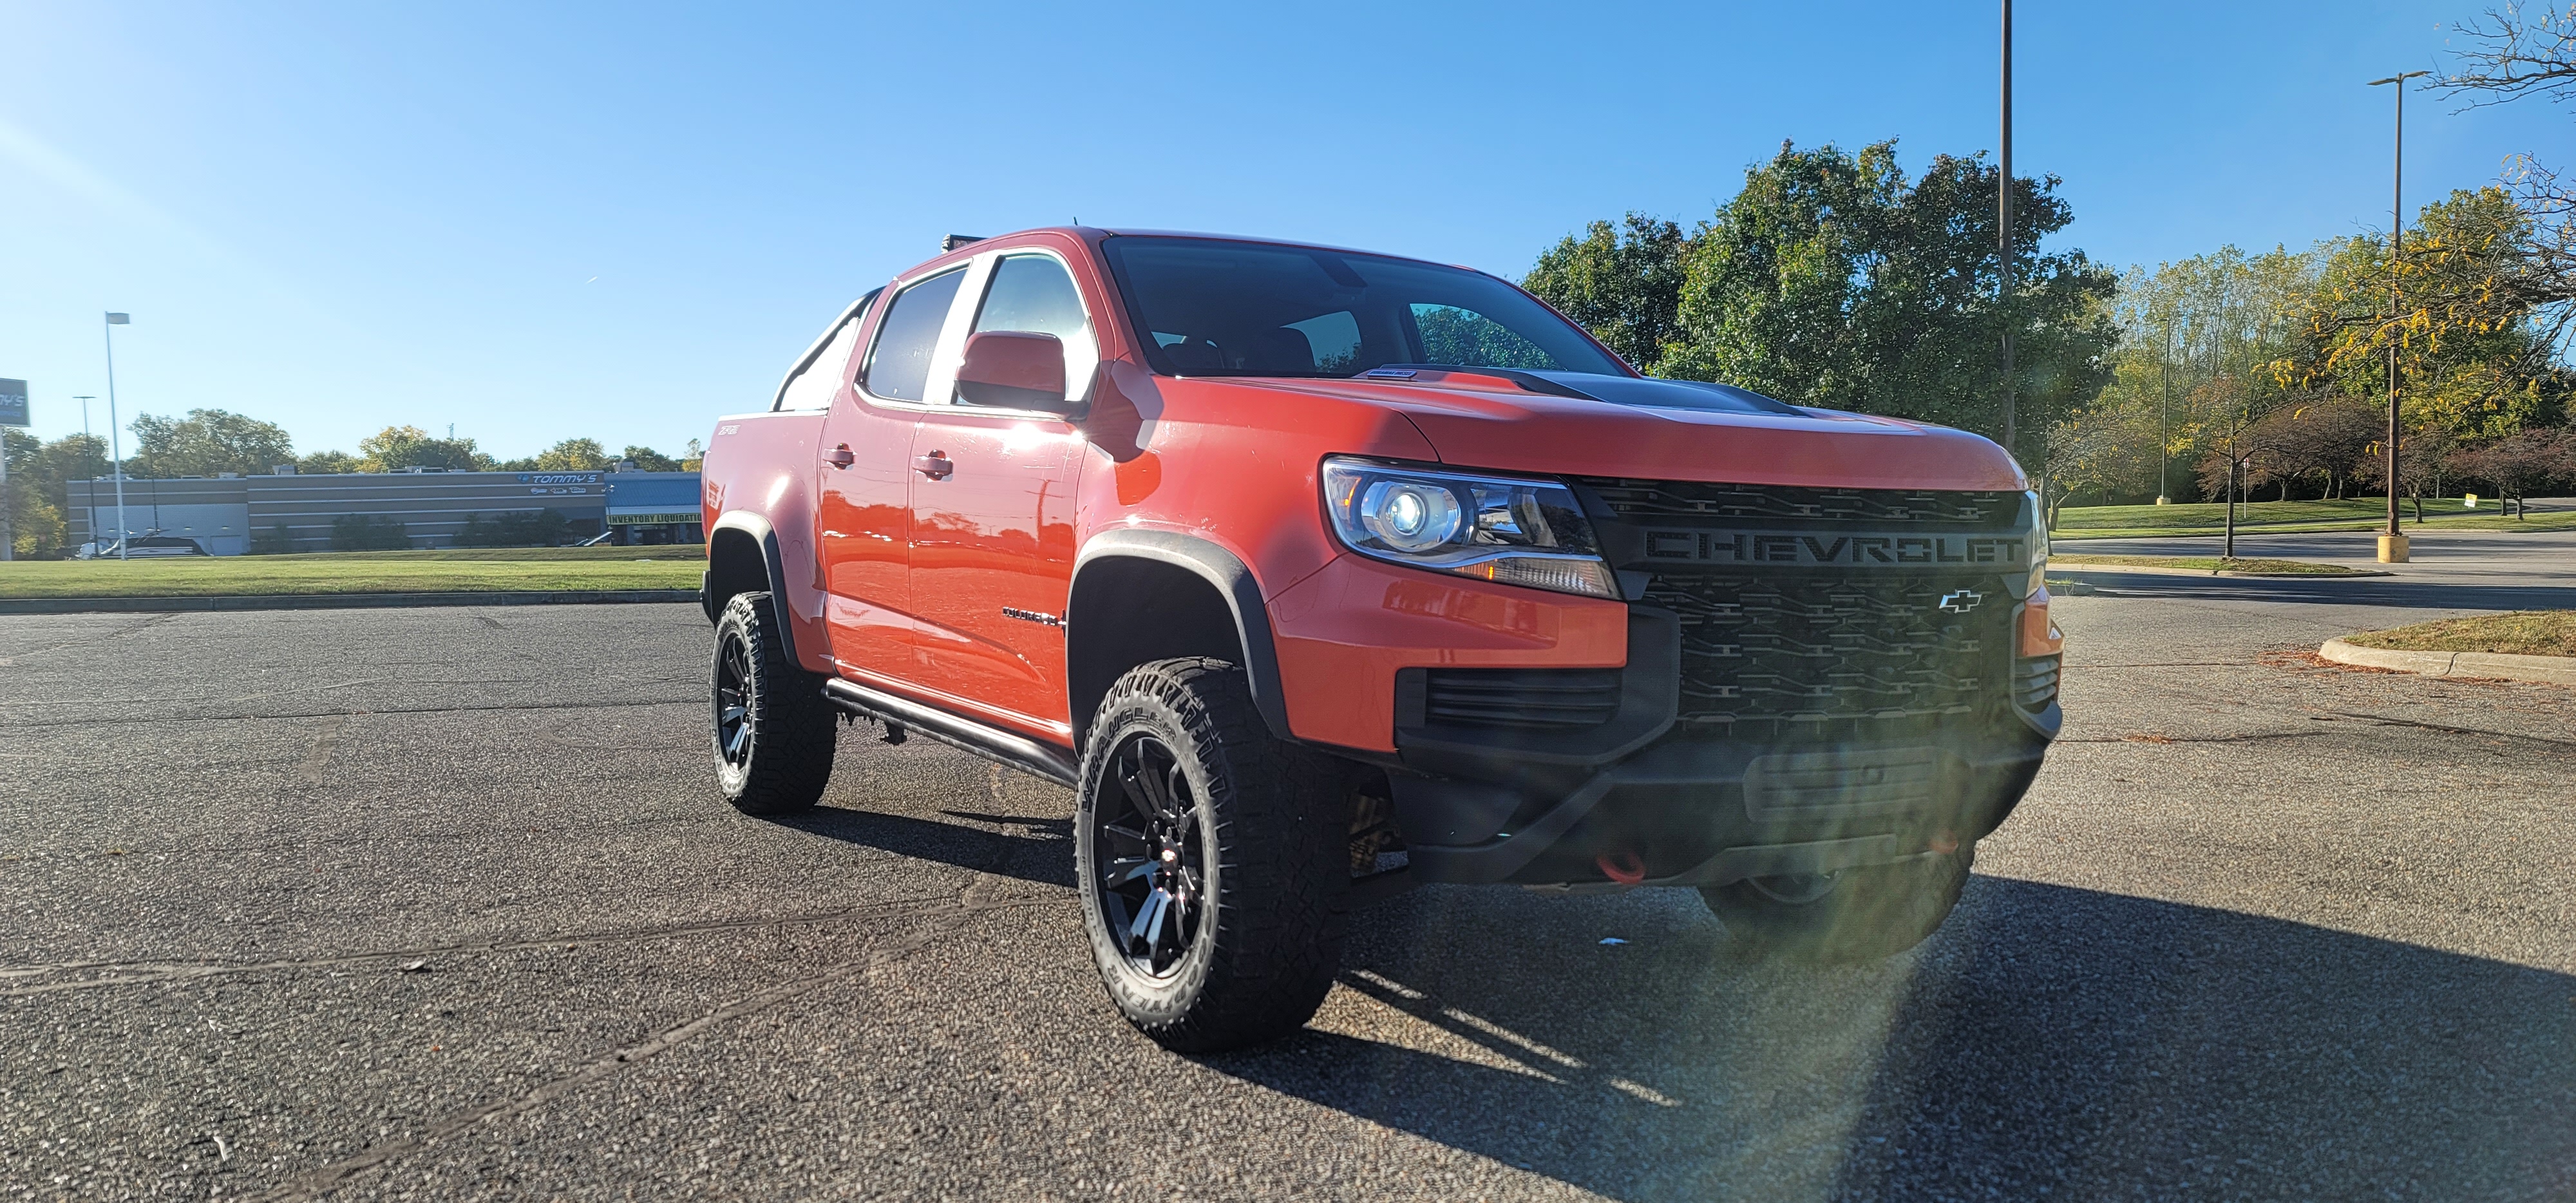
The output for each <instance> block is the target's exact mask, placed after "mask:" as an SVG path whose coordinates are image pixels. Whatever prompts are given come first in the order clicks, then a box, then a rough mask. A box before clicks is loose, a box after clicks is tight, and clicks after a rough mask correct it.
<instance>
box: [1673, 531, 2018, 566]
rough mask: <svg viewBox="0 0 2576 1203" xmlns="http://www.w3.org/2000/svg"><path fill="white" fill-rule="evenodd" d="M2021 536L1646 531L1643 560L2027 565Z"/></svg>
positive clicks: (1822, 563) (1909, 564) (1681, 562)
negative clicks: (1829, 534)
mask: <svg viewBox="0 0 2576 1203" xmlns="http://www.w3.org/2000/svg"><path fill="white" fill-rule="evenodd" d="M2029 542H2030V541H2029V539H2028V538H2026V537H2024V536H2022V535H1831V536H1826V535H1799V534H1780V533H1757V532H1753V531H1712V530H1650V531H1647V532H1646V558H1647V559H1649V560H1654V561H1660V562H1664V563H1674V564H1782V565H1827V564H1842V565H1854V566H1858V567H1863V568H1874V567H1885V568H1892V569H1894V568H1909V567H1916V566H1922V567H1932V566H1938V565H1943V564H1996V565H2009V566H2015V567H2018V566H2020V565H2023V564H2027V563H2029V562H2030V560H2029Z"/></svg>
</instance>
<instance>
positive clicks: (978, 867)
mask: <svg viewBox="0 0 2576 1203" xmlns="http://www.w3.org/2000/svg"><path fill="white" fill-rule="evenodd" d="M940 813H941V814H943V815H947V816H949V817H951V818H955V819H962V820H965V822H955V823H944V822H940V821H939V820H936V819H916V818H913V817H912V816H910V815H899V814H887V813H885V812H883V811H875V810H844V809H841V808H839V807H833V806H818V807H815V808H814V809H812V810H809V811H805V812H803V813H802V814H795V815H780V816H774V817H772V818H770V819H769V820H768V821H769V822H773V823H776V824H778V825H779V826H781V827H786V828H791V829H793V830H796V831H802V832H805V833H806V834H808V835H819V836H822V837H824V838H826V839H834V840H840V841H842V842H843V843H849V844H857V845H859V846H861V847H865V848H874V849H877V850H879V851H881V852H891V853H894V854H895V855H897V856H904V857H912V858H916V859H920V860H926V861H933V862H936V863H939V864H944V865H953V866H955V867H957V868H960V869H971V870H973V871H975V872H978V873H993V874H998V875H1000V876H1004V877H1014V878H1018V879H1020V880H1022V881H1029V882H1035V883H1037V884H1040V885H1050V886H1060V887H1062V888H1064V889H1067V890H1070V889H1072V888H1073V821H1072V820H1071V819H1054V818H1044V817H1036V816H1023V815H993V814H977V813H972V812H968V811H960V810H950V811H942V812H940ZM970 823H972V824H981V825H983V826H969V825H968V824H970ZM985 827H1002V828H1005V829H1010V828H1016V829H1018V830H1017V832H1016V833H1013V832H1011V831H1008V830H1005V831H989V830H985V829H984V828H985Z"/></svg>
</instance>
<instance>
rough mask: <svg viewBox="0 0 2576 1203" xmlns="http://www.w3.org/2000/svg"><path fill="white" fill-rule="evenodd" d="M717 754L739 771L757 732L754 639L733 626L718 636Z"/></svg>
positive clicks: (728, 766)
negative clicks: (753, 708)
mask: <svg viewBox="0 0 2576 1203" xmlns="http://www.w3.org/2000/svg"><path fill="white" fill-rule="evenodd" d="M715 684H716V687H715V710H716V713H715V728H716V757H717V759H719V760H722V761H723V762H724V763H725V766H726V767H727V768H731V769H733V770H735V771H736V772H740V771H741V770H742V769H743V767H744V766H746V765H748V764H750V763H751V743H752V740H753V738H755V736H756V735H757V734H758V732H757V730H756V728H755V725H754V724H753V722H752V714H751V641H750V640H749V639H747V638H745V637H744V633H743V632H742V631H741V630H740V629H738V628H733V627H726V628H722V629H720V630H719V631H718V633H717V635H716V683H715Z"/></svg>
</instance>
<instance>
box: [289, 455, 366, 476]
mask: <svg viewBox="0 0 2576 1203" xmlns="http://www.w3.org/2000/svg"><path fill="white" fill-rule="evenodd" d="M362 462H363V461H361V460H360V459H359V458H358V457H357V456H354V455H351V454H349V453H348V452H346V451H316V452H314V453H312V454H311V455H307V456H305V457H304V458H302V459H300V460H297V461H295V470H296V471H298V472H303V473H308V474H311V475H315V476H330V475H334V474H337V473H341V472H363V471H366V469H365V468H362V467H360V466H359V465H360V464H361V463H362Z"/></svg>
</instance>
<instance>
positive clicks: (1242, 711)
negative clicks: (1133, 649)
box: [1074, 659, 1351, 1053]
mask: <svg viewBox="0 0 2576 1203" xmlns="http://www.w3.org/2000/svg"><path fill="white" fill-rule="evenodd" d="M1344 783H1345V774H1344V772H1343V771H1342V767H1341V765H1340V764H1339V763H1338V762H1336V761H1334V760H1333V759H1332V758H1330V757H1327V756H1324V755H1321V754H1319V753H1316V752H1313V751H1310V750H1308V749H1305V748H1302V747H1299V746H1297V745H1295V744H1290V743H1287V742H1284V741H1281V740H1278V739H1275V738H1273V737H1272V736H1271V734H1270V732H1269V730H1268V728H1266V727H1265V726H1263V724H1262V721H1261V717H1260V715H1259V714H1258V713H1256V712H1255V711H1254V709H1253V705H1252V694H1251V690H1250V689H1249V688H1248V687H1247V686H1246V684H1245V682H1244V676H1243V672H1242V671H1241V670H1240V669H1237V668H1235V667H1234V666H1233V665H1230V664H1227V663H1225V662H1223V661H1218V660H1204V659H1187V660H1162V661H1157V662H1155V663H1152V664H1147V665H1144V666H1143V667H1140V668H1136V669H1133V670H1130V671H1129V672H1128V673H1127V674H1126V675H1125V676H1123V677H1120V678H1119V679H1118V682H1117V684H1115V685H1113V686H1111V687H1110V690H1109V694H1108V696H1107V697H1106V698H1104V699H1102V701H1101V703H1100V709H1099V711H1098V714H1097V716H1096V717H1095V718H1094V719H1093V720H1092V724H1091V729H1090V735H1089V740H1088V750H1087V751H1086V752H1085V754H1084V756H1083V763H1082V769H1081V775H1080V777H1079V786H1078V791H1079V792H1078V794H1077V796H1076V815H1075V819H1074V866H1075V868H1074V872H1075V875H1076V878H1077V879H1078V880H1079V881H1080V882H1081V886H1082V902H1083V907H1082V914H1083V928H1084V929H1085V931H1087V932H1088V933H1089V935H1090V937H1091V951H1092V959H1093V960H1094V961H1095V962H1096V963H1097V964H1098V965H1099V967H1100V976H1101V979H1102V981H1103V983H1104V984H1105V985H1106V986H1107V987H1108V989H1109V997H1110V1001H1112V1002H1113V1003H1115V1004H1116V1005H1117V1007H1118V1010H1119V1013H1120V1014H1122V1015H1124V1016H1126V1018H1127V1021H1128V1022H1129V1023H1131V1024H1134V1025H1135V1026H1136V1028H1137V1030H1139V1031H1142V1032H1144V1033H1145V1034H1146V1035H1147V1036H1150V1037H1152V1038H1153V1039H1154V1040H1156V1041H1158V1042H1160V1043H1161V1044H1163V1045H1164V1046H1165V1047H1168V1048H1172V1049H1175V1050H1178V1051H1181V1052H1193V1053H1200V1052H1215V1051H1218V1050H1220V1049H1227V1048H1234V1047H1237V1046H1240V1045H1244V1044H1250V1043H1253V1042H1256V1041H1260V1040H1267V1039H1269V1038H1271V1037H1274V1036H1278V1035H1282V1034H1284V1033H1287V1032H1291V1031H1294V1030H1296V1029H1297V1028H1298V1027H1300V1026H1302V1025H1303V1024H1304V1023H1305V1022H1306V1020H1307V1019H1308V1018H1309V1017H1310V1016H1312V1015H1313V1014H1314V1013H1315V1008H1316V1007H1317V1006H1319V1005H1321V1004H1322V1003H1323V1001H1324V995H1325V993H1326V992H1328V991H1330V990H1331V989H1332V985H1333V975H1334V974H1335V973H1336V972H1338V971H1339V969H1340V967H1341V946H1342V934H1343V930H1344V926H1345V911H1346V908H1347V906H1348V902H1349V894H1350V865H1349V861H1350V822H1351V810H1350V806H1351V804H1350V797H1349V793H1348V791H1347V790H1346V789H1344V788H1343V785H1344Z"/></svg>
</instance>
